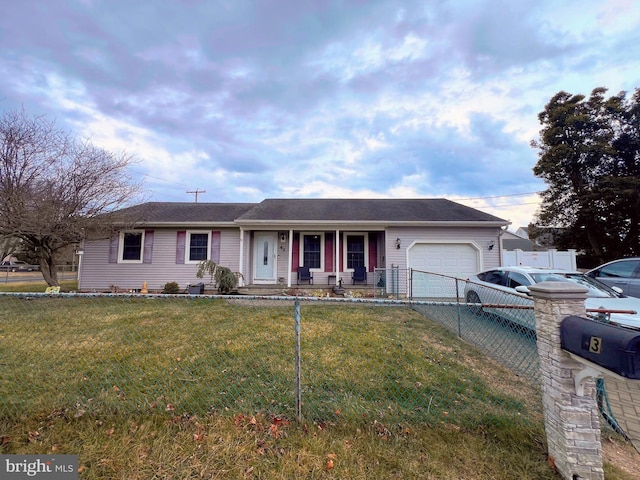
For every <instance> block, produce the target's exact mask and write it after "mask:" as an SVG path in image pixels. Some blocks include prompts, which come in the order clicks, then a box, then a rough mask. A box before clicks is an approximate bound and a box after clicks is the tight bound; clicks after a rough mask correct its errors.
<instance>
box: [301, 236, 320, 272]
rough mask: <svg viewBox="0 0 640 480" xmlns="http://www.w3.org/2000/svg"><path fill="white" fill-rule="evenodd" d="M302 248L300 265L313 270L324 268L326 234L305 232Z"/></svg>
mask: <svg viewBox="0 0 640 480" xmlns="http://www.w3.org/2000/svg"><path fill="white" fill-rule="evenodd" d="M301 237H302V241H301V243H302V248H301V249H300V265H301V266H305V267H309V268H310V269H312V270H322V269H323V265H324V255H323V252H324V248H323V245H324V235H323V234H321V233H303V234H301Z"/></svg>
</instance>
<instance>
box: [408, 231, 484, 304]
mask: <svg viewBox="0 0 640 480" xmlns="http://www.w3.org/2000/svg"><path fill="white" fill-rule="evenodd" d="M479 265H480V261H479V252H478V250H476V249H475V248H474V247H473V246H472V245H471V244H469V243H418V244H415V245H413V246H412V247H411V249H410V250H409V267H410V268H412V269H414V270H418V271H420V272H431V273H441V274H443V275H447V276H450V277H457V278H468V277H469V276H470V275H475V274H476V273H477V272H478V270H479V269H480V267H479ZM412 280H413V284H412V295H413V297H414V298H452V297H455V295H456V291H455V282H453V281H452V280H450V279H443V278H438V277H436V276H433V275H420V273H419V272H416V273H415V274H414V275H413V279H412ZM459 293H460V292H458V294H459Z"/></svg>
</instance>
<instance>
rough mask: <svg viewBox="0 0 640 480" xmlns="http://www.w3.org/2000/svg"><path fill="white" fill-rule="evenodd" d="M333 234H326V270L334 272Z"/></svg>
mask: <svg viewBox="0 0 640 480" xmlns="http://www.w3.org/2000/svg"><path fill="white" fill-rule="evenodd" d="M334 268H335V266H334V265H333V235H332V234H331V233H326V234H325V236H324V271H325V272H333V269H334Z"/></svg>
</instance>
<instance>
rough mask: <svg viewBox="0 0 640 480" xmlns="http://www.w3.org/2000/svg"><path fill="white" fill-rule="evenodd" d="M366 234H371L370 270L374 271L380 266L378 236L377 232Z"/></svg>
mask: <svg viewBox="0 0 640 480" xmlns="http://www.w3.org/2000/svg"><path fill="white" fill-rule="evenodd" d="M365 235H368V236H369V271H370V272H374V271H375V270H374V269H375V268H376V267H377V266H378V237H377V235H376V234H375V233H371V234H368V233H367V234H365Z"/></svg>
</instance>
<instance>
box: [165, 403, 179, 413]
mask: <svg viewBox="0 0 640 480" xmlns="http://www.w3.org/2000/svg"><path fill="white" fill-rule="evenodd" d="M175 409H176V407H174V406H173V405H172V404H170V403H168V404H167V408H165V411H167V412H173V411H174V410H175Z"/></svg>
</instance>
